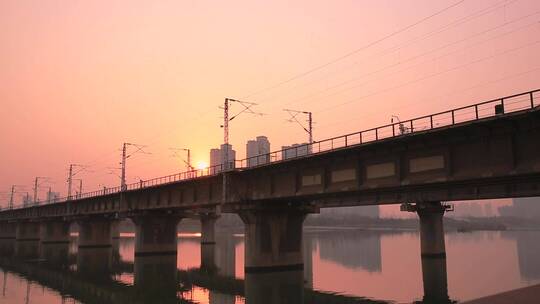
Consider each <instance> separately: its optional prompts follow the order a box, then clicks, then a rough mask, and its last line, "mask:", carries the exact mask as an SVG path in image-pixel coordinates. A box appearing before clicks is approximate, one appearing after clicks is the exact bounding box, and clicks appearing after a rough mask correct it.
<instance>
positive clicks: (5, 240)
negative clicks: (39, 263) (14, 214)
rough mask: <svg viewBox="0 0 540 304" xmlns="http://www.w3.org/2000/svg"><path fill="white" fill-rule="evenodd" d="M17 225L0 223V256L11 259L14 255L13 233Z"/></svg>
mask: <svg viewBox="0 0 540 304" xmlns="http://www.w3.org/2000/svg"><path fill="white" fill-rule="evenodd" d="M16 230H17V224H15V223H8V222H1V223H0V255H1V256H4V257H12V256H13V254H14V253H15V233H16Z"/></svg>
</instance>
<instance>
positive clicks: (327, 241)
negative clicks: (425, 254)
mask: <svg viewBox="0 0 540 304" xmlns="http://www.w3.org/2000/svg"><path fill="white" fill-rule="evenodd" d="M199 242H200V234H198V233H180V234H179V237H178V255H177V257H176V262H175V261H174V259H175V258H174V256H173V257H172V258H155V257H150V258H141V259H139V260H138V264H137V263H134V262H135V257H134V245H135V241H134V235H133V234H129V233H123V234H122V237H121V238H120V240H119V241H118V242H117V243H116V244H115V245H113V249H112V250H111V251H112V258H108V257H107V254H109V253H110V252H111V251H107V252H108V253H106V254H105V255H103V254H101V253H95V254H90V255H86V256H84V257H78V254H77V246H76V237H72V242H71V244H69V247H68V245H65V248H61V247H58V246H62V245H58V246H57V247H55V248H53V249H52V251H51V250H49V251H51V252H52V254H51V253H50V252H49V255H48V256H46V258H44V255H43V253H42V254H41V255H39V258H35V259H14V258H12V257H8V256H9V255H12V254H13V251H12V250H11V249H10V247H9V246H14V242H10V241H5V240H3V241H2V246H1V247H2V250H1V251H0V253H2V255H3V257H2V261H1V263H0V288H1V294H0V303H5V304H18V303H36V304H38V303H39V304H42V303H47V304H48V303H107V302H108V301H110V303H124V302H125V303H128V302H129V303H131V304H134V303H204V304H222V303H229V304H233V303H234V304H236V303H245V302H247V303H298V301H302V300H301V299H303V301H304V302H305V303H370V301H363V300H362V299H363V298H365V299H370V300H373V302H377V301H381V302H394V303H413V302H416V301H422V300H423V298H424V295H425V293H424V284H423V283H424V282H423V272H422V261H421V258H420V244H419V235H418V233H417V232H414V231H408V232H395V231H393V232H386V231H366V230H355V229H337V228H336V229H328V228H318V229H315V228H307V229H305V233H304V251H305V252H304V271H303V272H301V271H300V272H298V271H297V272H289V273H288V272H284V273H278V274H276V275H268V274H260V275H259V274H257V275H253V276H252V277H248V278H246V276H245V275H244V262H243V260H244V243H243V235H242V233H238V232H236V233H233V232H221V233H219V235H218V237H217V245H216V249H215V252H213V255H214V257H213V260H214V261H215V267H212V268H211V271H208V269H204V271H203V270H201V269H200V266H201V249H200V243H199ZM28 246H30V247H29V249H26V250H30V251H31V250H36V247H32V246H31V245H28ZM446 249H447V259H446V267H444V263H442V264H441V263H438V262H437V263H435V264H429V263H427V264H424V268H425V269H424V272H425V273H424V277H425V278H426V281H428V282H427V285H426V288H427V289H428V290H426V292H427V293H435V294H443V296H444V294H445V293H447V295H448V297H449V299H451V300H453V301H457V302H462V301H466V300H470V299H475V298H479V297H483V296H487V295H492V294H495V293H499V292H503V291H507V290H512V289H516V288H520V287H524V286H529V285H533V284H537V283H540V231H500V232H499V231H495V232H483V231H477V232H469V233H456V232H451V233H447V234H446ZM42 250H43V249H42ZM103 256H105V257H103ZM174 263H176V267H177V269H178V270H179V271H178V272H177V271H175V270H173V271H171V269H173V268H174ZM171 265H173V266H171ZM175 277H176V279H175ZM302 277H303V278H302ZM445 280H446V281H447V284H446V285H447V290H446V289H445V288H444V286H445V284H444V282H445ZM302 285H303V286H302ZM137 287H141V288H137ZM246 297H247V300H246ZM426 302H427V301H426Z"/></svg>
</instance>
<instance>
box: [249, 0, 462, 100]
mask: <svg viewBox="0 0 540 304" xmlns="http://www.w3.org/2000/svg"><path fill="white" fill-rule="evenodd" d="M463 2H465V0H460V1H457V2H454V3H452V4H451V5H449V6H446V7H445V8H443V9H441V10H439V11H437V12H435V13H433V14H431V15H429V16H427V17H424V18H422V19H420V20H418V21H416V22H414V23H412V24H409V25H407V26H405V27H403V28H401V29H399V30H397V31H394V32H392V33H390V34H388V35H386V36H383V37H381V38H379V39H377V40H374V41H372V42H370V43H368V44H366V45H364V46H362V47H360V48H357V49H355V50H353V51H351V52H349V53H346V54H344V55H342V56H340V57H337V58H335V59H333V60H330V61H328V62H326V63H323V64H321V65H318V66H316V67H314V68H311V69H309V70H307V71H305V72H302V73H300V74H297V75H295V76H293V77H291V78H288V79H286V80H284V81H281V82H278V83H276V84H274V85H271V86H269V87H266V88H263V89H261V90H259V91H256V92H253V93H251V94H249V95H247V96H245V97H244V98H250V97H252V96H254V95H258V94H261V93H263V92H266V91H269V90H272V89H275V88H277V87H280V86H282V85H284V84H287V83H289V82H291V81H294V80H296V79H298V78H302V77H304V76H307V75H309V74H312V73H314V72H316V71H319V70H321V69H324V68H326V67H327V66H329V65H332V64H334V63H337V62H339V61H341V60H343V59H346V58H348V57H351V56H352V55H354V54H356V53H358V52H360V51H363V50H365V49H367V48H370V47H372V46H374V45H377V44H379V43H381V42H383V41H385V40H387V39H389V38H392V37H394V36H396V35H398V34H401V33H403V32H405V31H407V30H409V29H411V28H413V27H415V26H417V25H419V24H421V23H423V22H426V21H428V20H429V19H431V18H433V17H435V16H438V15H440V14H442V13H444V12H446V11H448V10H450V9H452V8H454V7H456V6H458V5H460V4H462V3H463Z"/></svg>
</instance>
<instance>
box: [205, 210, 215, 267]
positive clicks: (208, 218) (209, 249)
mask: <svg viewBox="0 0 540 304" xmlns="http://www.w3.org/2000/svg"><path fill="white" fill-rule="evenodd" d="M217 219H218V216H217V215H216V214H202V215H201V268H203V269H205V270H209V271H213V270H216V236H215V230H216V220H217Z"/></svg>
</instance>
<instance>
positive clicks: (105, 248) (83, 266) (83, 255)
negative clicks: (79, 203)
mask: <svg viewBox="0 0 540 304" xmlns="http://www.w3.org/2000/svg"><path fill="white" fill-rule="evenodd" d="M111 264H112V237H111V221H110V220H109V219H103V218H89V219H85V220H82V221H80V222H79V244H78V252H77V270H78V271H80V272H82V273H86V274H90V275H94V276H106V275H108V274H109V273H110V271H111Z"/></svg>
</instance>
